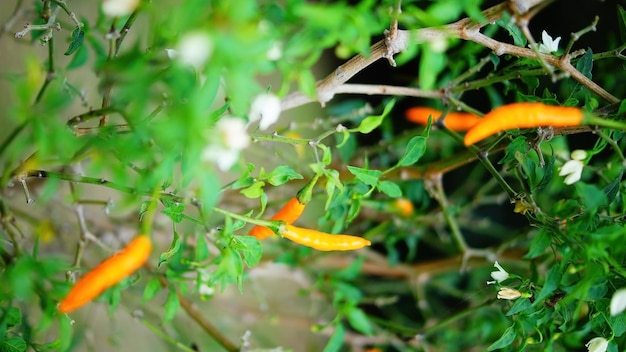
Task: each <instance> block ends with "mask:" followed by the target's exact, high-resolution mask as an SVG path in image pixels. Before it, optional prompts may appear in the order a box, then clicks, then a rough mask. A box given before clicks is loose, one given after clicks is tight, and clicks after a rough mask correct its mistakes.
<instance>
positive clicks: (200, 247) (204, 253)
mask: <svg viewBox="0 0 626 352" xmlns="http://www.w3.org/2000/svg"><path fill="white" fill-rule="evenodd" d="M209 254H210V253H209V246H208V245H207V243H206V238H205V237H204V235H203V234H199V235H198V238H197V239H196V262H198V263H202V262H203V261H205V260H207V259H209Z"/></svg>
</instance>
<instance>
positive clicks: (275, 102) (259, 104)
mask: <svg viewBox="0 0 626 352" xmlns="http://www.w3.org/2000/svg"><path fill="white" fill-rule="evenodd" d="M280 111H281V108H280V99H278V97H277V96H275V95H274V94H259V95H258V96H257V97H256V98H254V100H253V101H252V105H250V113H249V114H248V119H249V121H250V122H254V121H259V120H260V122H259V128H260V129H261V130H266V129H267V128H268V127H270V126H271V125H273V124H274V123H275V122H276V121H278V117H279V116H280Z"/></svg>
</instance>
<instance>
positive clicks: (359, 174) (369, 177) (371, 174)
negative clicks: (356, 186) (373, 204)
mask: <svg viewBox="0 0 626 352" xmlns="http://www.w3.org/2000/svg"><path fill="white" fill-rule="evenodd" d="M347 168H348V171H350V173H351V174H353V175H354V176H356V178H357V179H358V180H359V181H361V182H363V183H364V184H366V185H368V186H376V184H377V183H378V179H379V178H380V176H381V175H382V172H381V171H379V170H367V169H363V168H360V167H356V166H350V165H348V166H347Z"/></svg>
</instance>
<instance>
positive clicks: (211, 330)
mask: <svg viewBox="0 0 626 352" xmlns="http://www.w3.org/2000/svg"><path fill="white" fill-rule="evenodd" d="M158 278H159V282H160V283H161V286H162V287H168V288H169V287H170V285H169V282H167V279H165V278H164V277H163V276H158ZM170 289H171V288H170ZM176 296H178V301H179V302H180V305H181V307H183V309H184V310H185V312H186V313H187V315H188V316H189V317H190V318H191V319H193V321H195V322H196V323H197V324H198V325H199V326H200V327H201V328H202V330H204V331H205V332H206V333H207V334H209V335H210V336H211V337H213V339H215V341H217V343H219V344H220V345H221V346H222V347H224V349H225V350H226V351H229V352H237V351H239V348H238V347H237V346H235V344H233V343H232V342H230V340H228V339H227V338H226V336H224V335H222V333H221V332H220V331H219V330H218V329H217V328H216V327H215V326H213V324H211V322H210V321H208V320H207V319H206V318H205V317H204V315H202V313H200V312H199V311H198V310H197V309H196V307H195V306H194V304H193V303H191V302H190V301H189V300H188V299H187V298H185V296H183V295H182V294H181V293H180V292H178V290H176Z"/></svg>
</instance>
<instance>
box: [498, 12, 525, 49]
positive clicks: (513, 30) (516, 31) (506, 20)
mask: <svg viewBox="0 0 626 352" xmlns="http://www.w3.org/2000/svg"><path fill="white" fill-rule="evenodd" d="M503 15H504V16H502V18H501V19H499V20H498V21H496V24H497V25H498V26H499V27H501V28H504V29H506V31H507V32H509V35H510V36H511V37H513V43H515V45H516V46H521V47H526V43H527V42H526V36H525V35H524V33H522V30H521V29H520V28H519V27H518V26H517V25H516V24H515V22H514V21H511V15H509V13H508V12H506V11H505V12H503Z"/></svg>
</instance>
